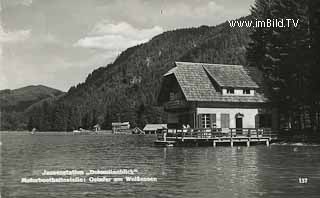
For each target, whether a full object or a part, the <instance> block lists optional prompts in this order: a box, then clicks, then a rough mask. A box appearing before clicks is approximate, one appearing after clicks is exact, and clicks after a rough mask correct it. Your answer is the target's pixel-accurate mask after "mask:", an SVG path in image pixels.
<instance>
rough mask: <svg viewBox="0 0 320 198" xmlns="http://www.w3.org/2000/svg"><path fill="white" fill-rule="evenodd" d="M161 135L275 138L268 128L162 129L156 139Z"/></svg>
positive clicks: (274, 134)
mask: <svg viewBox="0 0 320 198" xmlns="http://www.w3.org/2000/svg"><path fill="white" fill-rule="evenodd" d="M163 133H166V134H167V135H166V136H167V137H182V138H188V137H189V138H199V139H203V138H227V137H229V138H236V137H246V138H266V137H269V138H271V139H273V138H275V137H276V136H277V134H276V133H275V132H274V131H272V130H271V129H270V128H227V129H221V128H213V129H211V128H199V129H164V130H163V131H162V132H161V133H159V134H158V139H162V136H163Z"/></svg>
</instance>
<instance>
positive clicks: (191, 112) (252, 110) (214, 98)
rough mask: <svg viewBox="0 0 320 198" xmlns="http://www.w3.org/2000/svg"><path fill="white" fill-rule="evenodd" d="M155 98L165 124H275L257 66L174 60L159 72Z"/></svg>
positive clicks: (237, 126)
mask: <svg viewBox="0 0 320 198" xmlns="http://www.w3.org/2000/svg"><path fill="white" fill-rule="evenodd" d="M158 102H159V103H160V104H161V105H163V107H164V110H165V111H166V112H167V114H168V128H175V129H179V128H182V126H183V125H190V126H191V127H192V128H222V129H226V128H237V129H240V128H272V129H277V128H278V122H277V120H278V119H277V111H276V109H274V108H272V107H271V104H270V100H269V98H268V92H267V89H266V86H265V83H264V82H263V77H262V74H261V72H260V71H259V70H258V69H257V68H251V67H244V66H241V65H223V64H207V63H189V62H175V67H174V68H173V69H171V70H169V71H168V72H167V73H166V74H164V76H163V81H162V85H161V89H160V93H159V96H158Z"/></svg>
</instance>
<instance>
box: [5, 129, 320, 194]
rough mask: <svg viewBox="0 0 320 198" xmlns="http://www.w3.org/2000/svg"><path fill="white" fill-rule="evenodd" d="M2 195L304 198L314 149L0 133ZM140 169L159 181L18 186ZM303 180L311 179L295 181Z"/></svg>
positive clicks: (314, 175) (312, 183) (314, 177)
mask: <svg viewBox="0 0 320 198" xmlns="http://www.w3.org/2000/svg"><path fill="white" fill-rule="evenodd" d="M1 136H2V137H1V140H2V143H3V145H2V156H1V157H2V158H1V164H2V170H1V171H2V181H3V182H4V184H3V185H2V189H1V191H2V197H19V196H21V197H32V198H34V197H44V196H45V197H58V196H59V197H62V198H63V197H105V196H110V197H128V196H129V197H184V198H185V197H223V198H225V197H279V196H281V197H299V196H301V197H302V195H305V194H308V197H312V196H313V195H316V194H319V192H318V189H317V188H318V186H319V185H318V184H319V183H320V182H319V181H320V180H319V178H320V169H319V167H320V166H319V165H320V149H319V148H320V147H299V148H298V149H294V147H291V146H271V147H266V146H252V147H243V146H241V147H233V148H231V147H216V148H213V147H173V148H172V147H170V148H157V147H153V144H152V142H153V140H154V138H155V137H154V136H134V135H129V136H121V135H120V136H119V135H88V136H82V135H79V136H72V135H68V134H54V133H51V134H38V135H34V136H31V135H30V134H21V133H10V134H9V133H5V134H1ZM121 168H128V169H134V168H135V169H138V171H139V173H138V174H137V175H139V176H147V177H156V178H158V182H154V183H152V182H142V183H99V184H92V183H84V184H74V183H70V184H50V185H49V184H32V185H31V184H21V183H20V178H21V177H27V176H34V175H39V173H40V172H41V171H43V170H44V169H46V170H65V169H82V170H89V169H121ZM299 177H308V178H309V183H308V184H307V185H304V186H302V185H301V184H299V183H297V179H298V178H299Z"/></svg>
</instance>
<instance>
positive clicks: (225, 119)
mask: <svg viewBox="0 0 320 198" xmlns="http://www.w3.org/2000/svg"><path fill="white" fill-rule="evenodd" d="M221 128H230V115H229V114H228V113H222V114H221Z"/></svg>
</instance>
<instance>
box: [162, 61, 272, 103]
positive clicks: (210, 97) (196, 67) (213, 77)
mask: <svg viewBox="0 0 320 198" xmlns="http://www.w3.org/2000/svg"><path fill="white" fill-rule="evenodd" d="M175 64H176V67H174V68H173V69H171V70H170V71H168V72H167V73H166V74H165V75H164V76H169V75H174V76H175V77H176V79H177V81H178V83H179V85H180V87H181V90H182V92H183V94H184V96H185V97H186V100H187V101H216V102H256V103H262V102H267V101H268V99H267V98H266V97H265V95H264V94H263V93H262V92H259V89H260V87H259V86H258V84H257V83H256V82H255V81H253V79H252V78H251V77H250V75H249V73H248V72H247V71H248V70H247V69H246V68H245V67H243V66H241V65H221V64H207V63H187V62H176V63H175ZM251 69H252V68H251ZM215 83H217V84H218V86H220V87H235V88H252V89H256V92H255V95H254V96H236V95H228V96H226V95H222V93H221V91H219V90H217V89H218V88H216V87H215V86H214V84H215Z"/></svg>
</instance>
